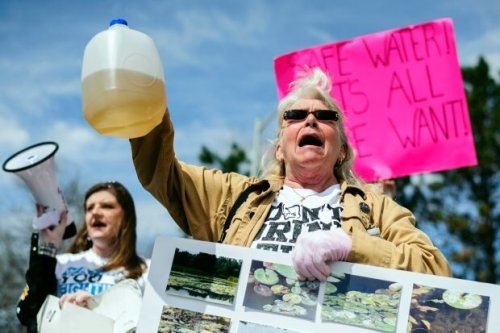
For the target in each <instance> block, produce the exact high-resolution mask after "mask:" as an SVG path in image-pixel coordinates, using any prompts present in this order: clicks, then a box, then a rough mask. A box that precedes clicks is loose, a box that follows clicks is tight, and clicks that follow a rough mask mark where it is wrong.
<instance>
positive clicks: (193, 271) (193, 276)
mask: <svg viewBox="0 0 500 333" xmlns="http://www.w3.org/2000/svg"><path fill="white" fill-rule="evenodd" d="M240 271H241V260H238V259H234V258H226V257H217V256H215V255H213V254H209V253H203V252H199V253H190V252H188V251H181V250H179V249H176V250H175V254H174V258H173V260H172V268H171V270H170V276H169V278H168V283H167V288H166V291H165V292H166V293H167V294H169V295H175V296H183V297H189V298H195V299H201V300H204V301H208V302H213V303H220V304H226V305H232V304H233V303H234V298H235V295H236V291H237V289H238V281H239V276H240Z"/></svg>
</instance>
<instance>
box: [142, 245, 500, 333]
mask: <svg viewBox="0 0 500 333" xmlns="http://www.w3.org/2000/svg"><path fill="white" fill-rule="evenodd" d="M331 268H332V270H331V273H330V275H329V277H328V279H327V281H326V282H322V283H320V282H319V281H300V280H298V279H297V275H296V272H295V270H294V269H293V266H292V263H291V257H290V255H288V254H283V253H277V252H272V251H265V250H258V249H250V248H244V247H238V246H232V245H223V244H217V243H210V242H202V241H196V240H192V239H184V238H171V237H159V238H158V239H157V241H156V243H155V247H154V250H153V257H152V261H151V267H150V271H149V276H148V281H147V284H146V289H145V294H144V298H143V306H142V309H141V314H140V316H139V326H138V329H137V332H138V333H151V332H155V333H156V332H158V333H166V332H217V333H222V332H230V333H250V332H251V333H255V332H257V333H258V332H266V333H268V332H271V333H272V332H276V333H305V332H310V333H322V332H325V333H327V332H346V333H351V332H352V333H359V332H373V333H376V332H379V333H380V332H392V333H408V332H410V333H422V332H434V333H435V332H438V333H440V332H443V333H444V332H446V333H449V332H455V331H456V332H477V333H483V332H484V333H496V332H498V328H499V327H500V317H499V316H498V313H500V286H498V285H493V284H488V283H479V282H475V281H467V280H460V279H454V278H449V277H439V276H434V275H428V274H419V273H413V272H406V271H399V270H393V269H386V268H381V267H375V266H368V265H361V264H352V263H346V262H337V263H334V264H333V265H332V266H331Z"/></svg>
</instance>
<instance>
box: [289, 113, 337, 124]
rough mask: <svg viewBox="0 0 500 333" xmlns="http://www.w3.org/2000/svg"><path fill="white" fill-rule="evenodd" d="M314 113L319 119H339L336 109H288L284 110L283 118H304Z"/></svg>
mask: <svg viewBox="0 0 500 333" xmlns="http://www.w3.org/2000/svg"><path fill="white" fill-rule="evenodd" d="M309 113H312V114H313V115H314V117H316V119H318V120H330V121H338V120H339V113H338V112H337V111H334V110H316V111H311V112H309V111H307V110H287V111H285V112H283V119H285V120H304V119H306V117H307V116H308V115H309Z"/></svg>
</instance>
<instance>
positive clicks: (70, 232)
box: [63, 222, 76, 239]
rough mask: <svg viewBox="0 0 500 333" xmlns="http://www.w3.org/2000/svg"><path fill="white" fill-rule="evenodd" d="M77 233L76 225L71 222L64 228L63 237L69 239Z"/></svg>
mask: <svg viewBox="0 0 500 333" xmlns="http://www.w3.org/2000/svg"><path fill="white" fill-rule="evenodd" d="M75 235H76V225H75V223H74V222H71V223H70V224H69V225H67V226H66V229H64V234H63V239H68V238H71V237H73V236H75Z"/></svg>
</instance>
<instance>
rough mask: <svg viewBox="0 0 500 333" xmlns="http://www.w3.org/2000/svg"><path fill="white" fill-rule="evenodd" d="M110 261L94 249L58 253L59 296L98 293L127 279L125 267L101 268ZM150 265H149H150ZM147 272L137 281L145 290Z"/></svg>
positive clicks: (57, 276) (57, 277)
mask: <svg viewBox="0 0 500 333" xmlns="http://www.w3.org/2000/svg"><path fill="white" fill-rule="evenodd" d="M108 261H109V258H101V257H100V256H98V255H97V254H96V253H95V252H94V251H93V250H92V249H89V250H87V251H84V252H80V253H76V254H73V253H64V254H59V255H57V265H56V279H57V296H59V297H61V296H62V295H64V294H68V293H74V292H76V291H79V290H84V291H87V292H89V293H90V294H92V295H98V294H100V293H102V292H103V291H105V290H106V289H108V288H109V287H112V286H113V285H115V284H116V283H118V282H120V281H122V280H124V279H126V274H125V273H126V272H125V269H124V268H119V269H115V270H111V271H106V272H103V271H101V270H100V268H101V267H102V266H104V265H105V264H106V263H107V262H108ZM148 267H149V265H148ZM145 278H146V273H144V274H143V276H142V277H141V278H139V279H137V282H138V283H139V285H140V286H141V289H142V290H143V291H144V282H145Z"/></svg>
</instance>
